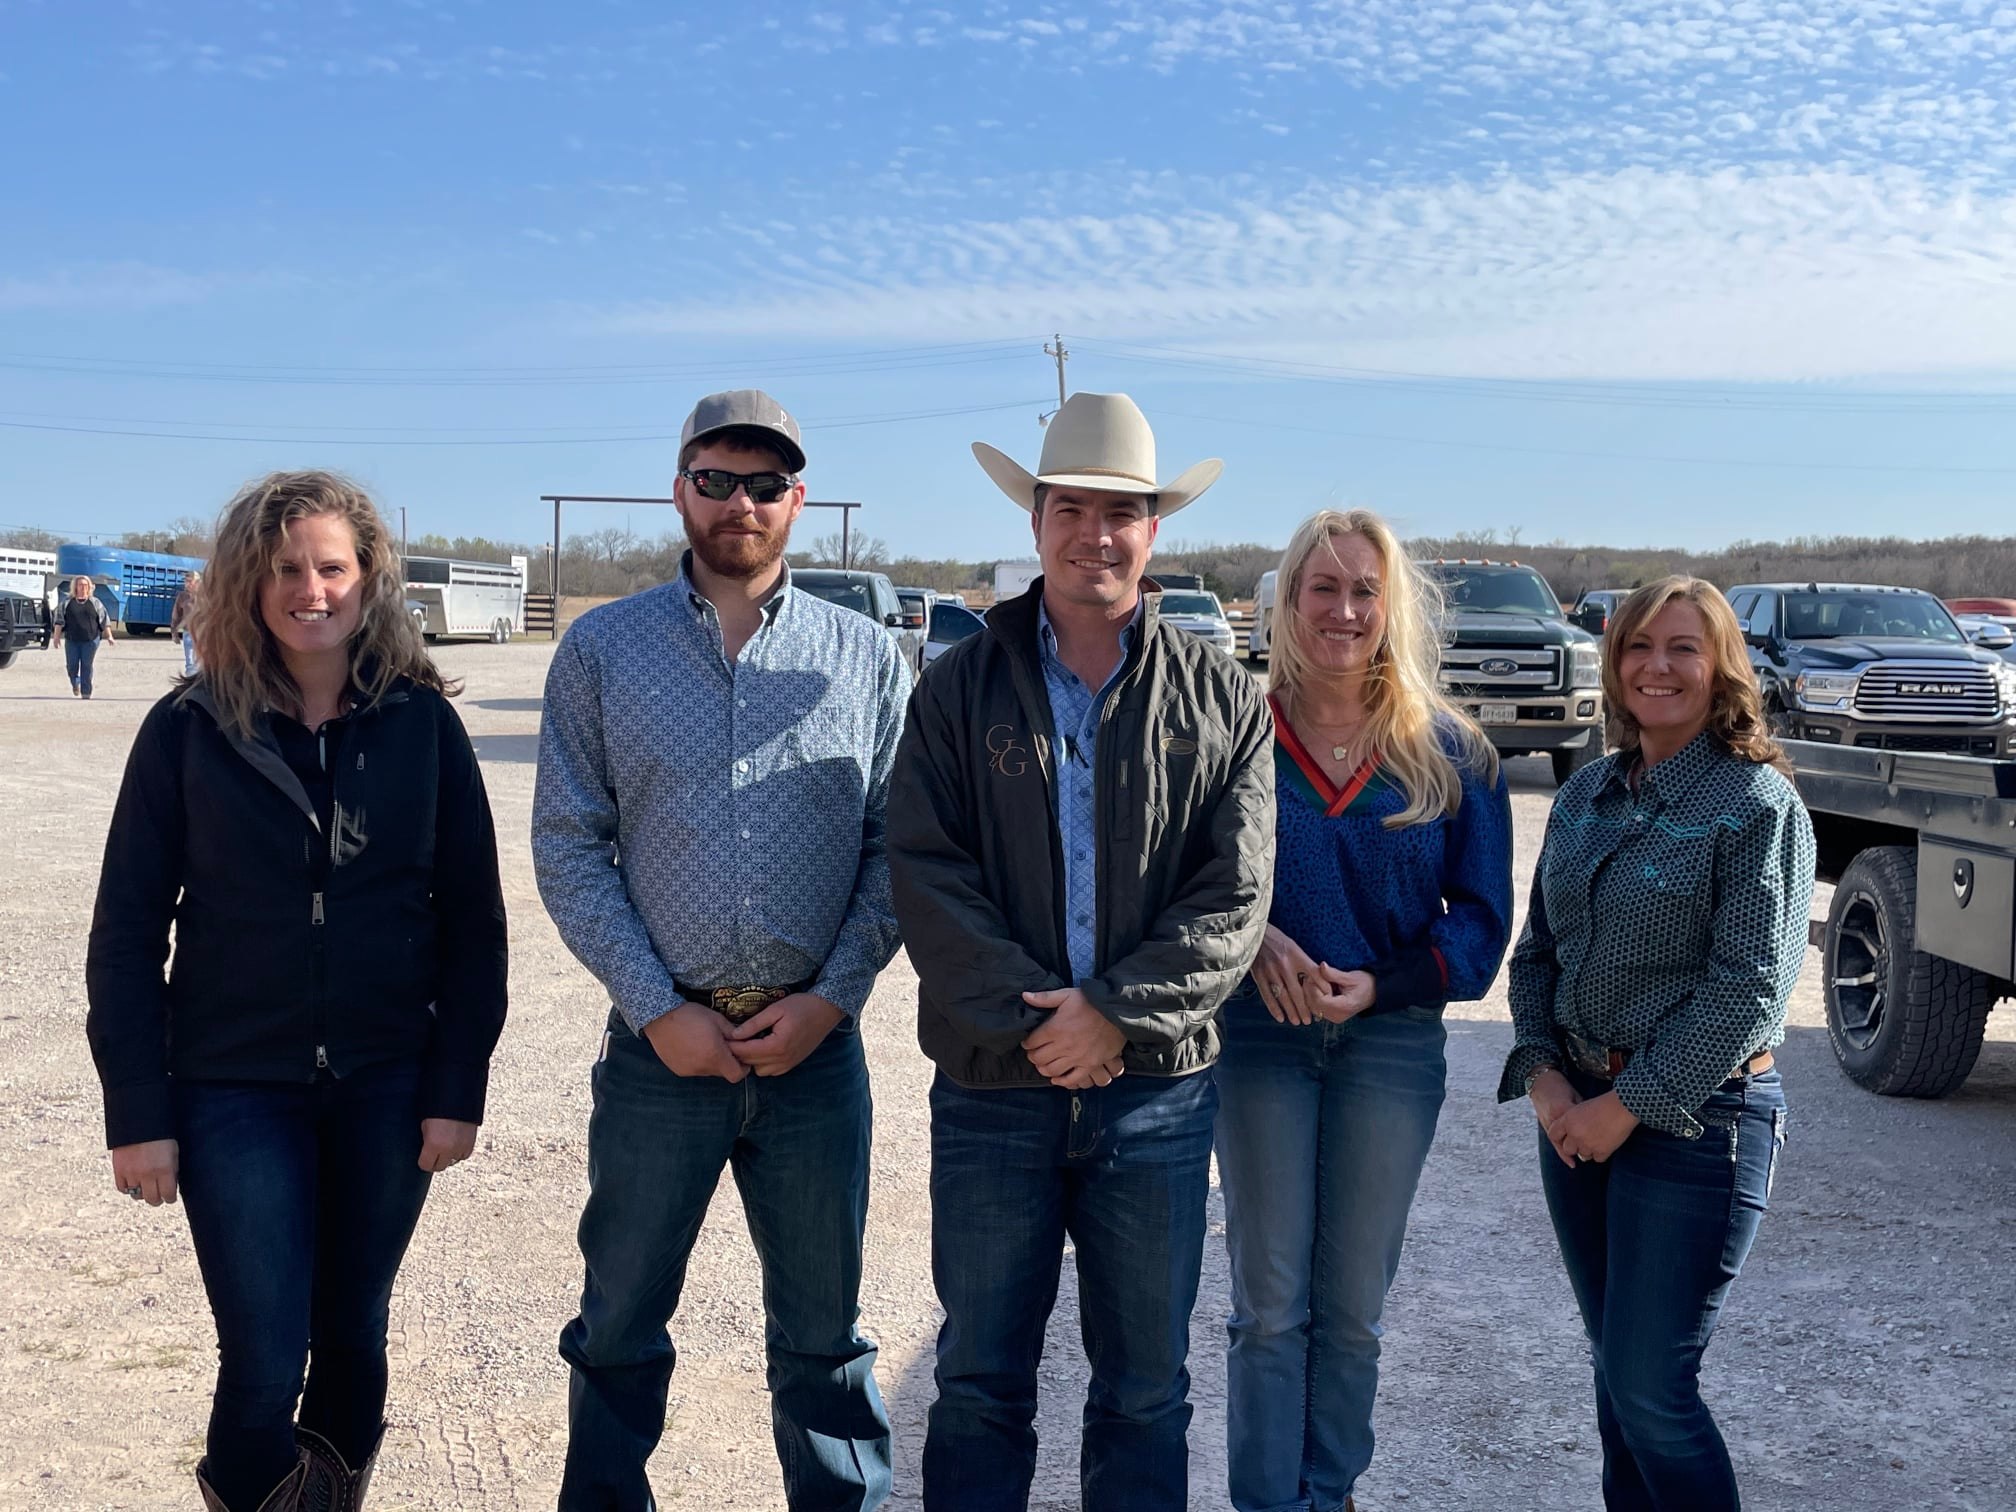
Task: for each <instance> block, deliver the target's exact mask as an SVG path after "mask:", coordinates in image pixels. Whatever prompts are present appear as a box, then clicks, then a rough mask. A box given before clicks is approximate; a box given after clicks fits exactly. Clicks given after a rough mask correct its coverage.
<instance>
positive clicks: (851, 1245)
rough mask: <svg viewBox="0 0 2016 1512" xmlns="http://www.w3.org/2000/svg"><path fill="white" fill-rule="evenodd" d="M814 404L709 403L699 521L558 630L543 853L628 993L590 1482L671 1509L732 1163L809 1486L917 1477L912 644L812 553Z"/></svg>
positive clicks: (572, 912)
mask: <svg viewBox="0 0 2016 1512" xmlns="http://www.w3.org/2000/svg"><path fill="white" fill-rule="evenodd" d="M804 466H805V453H804V450H803V448H802V446H801V445H800V442H799V438H798V423H797V421H795V420H793V419H792V418H791V416H790V415H789V414H788V413H786V412H785V410H784V409H783V407H782V406H780V405H779V404H778V403H777V401H776V400H774V399H772V398H771V397H770V396H769V395H768V394H764V393H759V392H757V391H756V390H753V389H742V390H737V391H734V392H730V393H724V394H713V395H710V396H708V397H707V398H705V399H702V400H701V401H700V403H699V404H698V405H697V406H695V407H694V410H693V413H692V414H691V415H690V416H688V417H687V420H686V424H685V427H684V431H683V434H682V436H681V438H680V448H679V476H678V480H677V481H676V482H675V483H674V485H673V497H674V499H675V500H676V502H677V504H678V506H679V514H680V517H681V519H683V520H684V521H685V524H686V534H687V538H688V539H689V540H690V541H691V542H692V547H691V549H690V550H689V551H687V553H686V554H685V556H684V557H683V558H682V559H681V562H680V570H679V576H678V578H677V579H676V580H674V581H673V582H670V583H667V584H665V585H664V586H663V587H660V588H653V589H651V590H650V591H648V592H645V593H640V594H637V595H635V596H634V597H631V598H626V599H621V600H618V601H617V602H615V603H612V604H605V605H603V606H602V607H600V608H598V609H593V610H590V611H589V612H588V613H587V614H584V615H582V616H581V618H580V619H578V620H577V621H575V623H574V626H573V628H572V629H570V630H569V631H568V632H567V638H566V639H565V640H564V641H562V642H561V644H560V648H559V650H558V651H557V652H556V653H555V654H554V657H553V667H552V670H551V672H550V673H549V674H548V676H547V680H546V713H545V720H544V723H543V725H542V728H541V730H540V736H539V776H538V786H537V789H536V791H535V794H534V798H533V805H532V859H533V864H534V867H535V869H536V871H537V874H538V879H539V893H540V896H541V897H542V898H544V899H545V902H546V908H547V911H548V912H549V913H551V914H552V916H553V922H554V925H555V926H556V927H557V928H558V930H559V931H560V938H561V939H563V940H565V941H566V942H567V947H568V948H569V949H570V950H572V951H573V952H574V954H575V955H576V956H577V957H579V958H580V960H581V963H582V964H583V965H585V966H586V967H587V968H588V969H589V970H590V971H592V972H594V973H595V975H596V976H597V977H598V978H599V979H600V980H601V982H602V984H603V986H604V987H605V988H607V990H608V993H609V997H610V1000H611V1003H612V1005H613V1006H612V1007H611V1009H610V1011H609V1017H608V1021H607V1025H606V1028H605V1029H604V1032H603V1034H602V1051H601V1056H600V1058H599V1059H598V1060H597V1062H596V1064H595V1067H594V1070H593V1072H592V1073H591V1076H592V1080H591V1085H592V1087H593V1091H594V1111H593V1113H592V1114H591V1115H590V1118H589V1122H588V1188H589V1191H588V1206H587V1209H586V1210H585V1211H584V1212H583V1213H582V1215H581V1229H580V1243H581V1253H582V1258H583V1259H584V1260H585V1261H586V1267H587V1277H586V1280H585V1282H584V1284H583V1286H582V1294H581V1310H580V1313H579V1314H578V1315H577V1316H576V1317H575V1318H574V1320H573V1321H572V1322H571V1323H569V1324H568V1325H567V1327H566V1329H565V1330H564V1331H563V1332H562V1334H561V1336H560V1354H561V1357H562V1358H563V1359H565V1360H566V1361H567V1363H568V1364H569V1365H570V1366H571V1367H572V1368H573V1382H572V1385H571V1387H570V1389H569V1392H568V1411H567V1419H568V1438H567V1466H566V1470H565V1473H564V1475H563V1478H562V1480H561V1483H560V1507H561V1509H562V1512H648V1509H650V1508H652V1507H654V1506H656V1505H657V1503H656V1502H655V1501H654V1500H653V1499H652V1493H651V1484H650V1480H649V1478H648V1477H647V1475H646V1472H645V1466H646V1463H647V1462H648V1461H649V1460H650V1458H651V1454H652V1451H653V1450H654V1449H656V1448H657V1446H658V1440H659V1438H660V1437H661V1436H662V1434H663V1433H664V1431H665V1406H666V1396H667V1392H668V1390H669V1388H670V1386H671V1381H672V1367H673V1359H674V1351H673V1346H672V1339H671V1336H670V1335H669V1333H668V1332H667V1329H666V1325H667V1323H668V1322H669V1321H670V1320H671V1317H672V1314H673V1312H674V1311H675V1310H676V1309H677V1307H678V1305H679V1295H680V1291H681V1289H682V1288H683V1286H684V1284H685V1280H686V1262H687V1258H688V1257H689V1256H690V1255H691V1254H692V1252H693V1245H694V1241H695V1240H696V1239H698V1237H699V1234H700V1226H701V1224H702V1222H703V1221H704V1220H705V1219H706V1216H707V1208H708V1205H709V1203H710V1202H711V1201H712V1200H713V1197H714V1191H715V1188H716V1187H717V1186H718V1185H719V1184H720V1180H721V1170H722V1167H723V1166H726V1167H728V1168H729V1169H730V1170H732V1171H733V1172H734V1174H735V1185H736V1187H737V1188H738V1189H739V1190H740V1192H741V1194H742V1207H743V1211H744V1213H745V1214H746V1216H747V1218H748V1223H749V1234H750V1238H751V1239H752V1240H753V1241H754V1243H755V1246H756V1256H757V1260H758V1262H759V1263H760V1265H761V1267H762V1272H763V1275H762V1281H763V1289H762V1295H763V1306H764V1346H765V1350H766V1352H767V1354H768V1359H769V1386H770V1427H771V1434H772V1437H773V1439H774V1441H775V1443H776V1447H777V1458H778V1460H779V1462H780V1463H781V1464H782V1466H783V1472H784V1496H785V1502H786V1505H788V1506H789V1507H791V1508H792V1509H793V1512H812V1509H818V1512H869V1509H872V1508H875V1507H878V1506H880V1505H881V1504H882V1502H883V1501H884V1500H885V1499H886V1498H887V1497H888V1495H889V1478H890V1469H889V1417H888V1414H887V1412H886V1411H885V1410H884V1409H883V1405H882V1397H881V1394H880V1392H879V1391H878V1390H877V1388H876V1385H875V1375H874V1365H875V1346H874V1345H873V1344H871V1343H869V1342H868V1340H866V1339H865V1338H863V1337H862V1336H861V1332H860V1329H859V1327H858V1326H857V1320H858V1317H859V1313H860V1308H859V1304H858V1298H859V1295H860V1288H861V1242H862V1230H863V1226H864V1225H865V1223H866V1222H867V1217H868V1152H869V1123H870V1113H871V1110H870V1103H869V1093H868V1063H867V1060H866V1058H865V1057H864V1055H863V1053H862V1049H861V1036H860V1034H859V1032H858V1031H857V1028H856V1020H857V1019H858V1017H859V1015H860V1013H861V1010H862V1008H863V1006H864V1005H865V1004H866V1003H867V1001H868V995H869V992H870V991H871V990H872V989H873V987H874V985H875V976H876V974H877V973H878V972H880V971H881V970H882V968H883V967H884V966H886V965H887V964H888V963H889V958H890V957H891V956H892V955H894V954H895V952H896V919H895V914H894V911H893V909H892V908H891V906H890V901H889V862H888V857H887V854H886V847H885V842H884V834H883V831H884V824H885V819H886V810H887V806H888V793H889V773H890V769H891V768H892V767H893V766H894V764H895V760H896V742H897V738H898V736H899V735H900V734H901V732H902V728H903V700H904V696H905V695H906V694H907V693H908V692H909V689H910V674H909V671H908V669H907V668H906V667H905V666H904V664H903V661H902V658H901V656H900V655H899V654H898V652H897V649H896V642H895V640H894V639H893V638H892V637H891V636H890V635H889V634H888V632H887V631H885V630H884V629H883V628H882V627H881V626H880V625H878V624H876V623H875V621H873V620H871V619H869V618H867V617H866V616H865V615H861V614H857V613H855V612H853V611H852V610H849V609H842V608H840V607H838V606H837V605H833V604H828V603H826V602H824V601H823V600H820V599H817V598H814V597H813V596H812V595H811V594H809V593H806V592H804V591H802V590H800V589H797V588H794V587H792V585H791V571H790V568H789V567H788V566H787V565H786V563H785V561H784V550H785V547H786V545H787V544H788V542H789V539H790V534H791V526H792V524H793V523H794V522H795V521H796V520H797V519H798V516H799V514H800V513H801V511H802V510H803V509H804V506H805V486H804V484H802V483H801V482H799V481H798V474H799V472H800V471H801V470H802V469H803V468H804Z"/></svg>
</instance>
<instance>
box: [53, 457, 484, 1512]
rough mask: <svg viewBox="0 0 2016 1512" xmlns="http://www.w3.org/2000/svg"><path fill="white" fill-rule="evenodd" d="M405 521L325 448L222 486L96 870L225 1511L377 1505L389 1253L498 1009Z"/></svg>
mask: <svg viewBox="0 0 2016 1512" xmlns="http://www.w3.org/2000/svg"><path fill="white" fill-rule="evenodd" d="M396 544H397V543H396V542H395V541H393V540H392V539H391V538H389V537H388V535H387V533H386V530H385V524H384V521H383V520H382V519H381V518H380V517H379V514H378V511H377V508H376V507H375V506H374V505H373V504H372V502H371V500H370V498H369V497H367V496H366V495H365V494H364V492H363V491H362V490H361V489H359V488H358V487H357V486H356V485H355V484H354V483H351V482H349V481H348V480H347V479H344V478H340V477H337V476H335V475H334V474H331V473H325V472H295V473H274V474H272V475H270V476H268V477H266V478H263V479H261V480H259V481H258V482H256V483H253V484H250V485H248V486H247V487H246V488H245V489H244V490H243V491H242V492H240V493H239V495H238V496H237V498H235V499H234V500H232V502H231V503H230V505H229V506H227V507H226V509H225V511H224V516H223V520H222V523H221V525H220V528H219V530H218V532H217V554H216V556H215V558H214V559H213V560H212V563H211V589H210V593H211V598H210V599H209V601H208V602H207V603H206V604H205V606H204V610H205V615H206V618H205V620H204V649H205V656H204V666H203V670H202V672H201V674H200V675H199V676H198V677H196V678H195V679H193V680H190V681H184V682H181V683H180V684H179V685H178V686H177V687H176V689H175V690H174V691H173V692H171V693H169V694H168V695H167V696H166V697H164V698H162V699H161V700H160V701H159V702H158V703H156V704H155V705H154V707H153V709H152V710H150V711H149V712H148V715H147V718H146V719H145V721H144V722H143V723H142V724H141V726H140V732H139V735H138V736H137V737H136V738H135V740H134V742H133V750H132V754H131V756H130V757H129V759H128V760H127V763H126V775H125V780H124V781H123V783H122V784H121V786H120V789H119V802H118V805H117V807H116V808H115V809H114V810H113V814H112V828H111V833H110V834H109V835H108V836H107V837H106V841H105V864H104V866H103V867H102V868H101V869H100V872H99V877H98V906H97V911H96V913H95V914H94V915H93V917H92V920H91V947H90V954H89V956H88V958H87V963H86V972H85V975H86V983H87V987H88V991H89V994H90V999H91V1010H90V1015H89V1017H88V1018H87V1020H86V1029H87V1032H88V1033H89V1036H90V1040H91V1054H92V1058H93V1060H94V1061H95V1062H96V1063H97V1067H98V1075H99V1079H100V1081H101V1082H102V1083H103V1084H104V1093H105V1131H106V1143H107V1144H108V1145H109V1146H110V1147H111V1152H112V1177H113V1184H114V1185H115V1186H116V1187H118V1189H119V1190H120V1191H122V1192H124V1193H125V1194H126V1195H127V1196H128V1197H130V1198H132V1199H134V1200H135V1201H145V1202H147V1203H149V1204H153V1205H158V1204H161V1203H164V1202H174V1201H175V1200H176V1198H177V1196H178V1194H179V1195H180V1196H181V1197H182V1198H183V1199H184V1200H185V1206H186V1208H187V1210H188V1214H189V1233H190V1237H191V1239H192V1240H193V1241H194V1244H195V1249H196V1263H197V1265H198V1267H199V1268H200V1269H201V1270H202V1273H203V1285H204V1289H205V1291H206V1292H207V1293H208V1294H209V1298H210V1310H211V1313H212V1315H213V1317H214V1319H215V1321H216V1327H217V1386H216V1391H215V1394H214V1395H213V1396H212V1398H211V1402H210V1425H209V1431H208V1433H207V1435H206V1440H205V1446H204V1447H205V1453H204V1457H203V1459H202V1461H201V1463H199V1464H198V1465H197V1467H196V1476H197V1484H198V1486H199V1487H200V1488H201V1491H202V1495H203V1504H204V1506H205V1507H206V1508H208V1509H209V1512H292V1509H294V1508H296V1507H300V1508H303V1509H307V1508H314V1509H316V1512H321V1509H324V1508H344V1509H355V1508H358V1507H361V1506H362V1505H363V1500H364V1493H365V1488H366V1487H367V1486H368V1484H369V1482H370V1479H371V1474H372V1467H373V1464H374V1462H375V1461H376V1459H377V1454H378V1444H379V1441H380V1439H381V1437H382V1435H383V1432H384V1426H385V1416H384V1409H385V1398H386V1385H387V1380H386V1334H387V1325H388V1321H389V1315H390V1308H391V1298H392V1284H393V1281H394V1279H395V1277H396V1276H397V1274H398V1270H399V1265H400V1262H401V1260H402V1259H403V1258H404V1257H405V1253H406V1246H407V1242H408V1241H409V1240H410V1239H411V1238H412V1235H413V1228H414V1225H415V1223H417V1222H418V1220H419V1217H420V1208H421V1204H422V1203H423V1202H424V1201H425V1200H426V1197H427V1191H428V1187H429V1185H430V1183H431V1182H432V1180H433V1176H434V1174H435V1173H437V1172H440V1171H445V1170H447V1169H448V1168H449V1167H450V1166H453V1165H457V1164H459V1163H460V1162H462V1161H464V1160H466V1159H468V1158H469V1155H470V1152H471V1151H472V1149H473V1148H474V1147H475V1143H476V1129H477V1125H478V1124H479V1123H481V1122H482V1119H483V1103H484V1093H485V1089H486V1086H487V1084H488V1078H489V1072H490V1052H491V1049H492V1048H493V1047H494V1046H495V1044H496V1043H497V1036H498V1034H499V1032H500V1031H501V1029H502V1028H503V1024H504V1009H505V970H506V959H507V952H506V941H505V928H504V899H503V894H502V890H501V888H500V886H499V883H498V876H497V841H496V835H495V833H494V831H493V830H492V827H491V820H490V805H489V802H488V799H487V798H486V797H485V795H484V790H483V777H482V773H481V771H480V770H479V769H478V767H477V764H476V755H475V752H474V751H473V750H471V749H470V745H469V737H468V736H467V735H466V734H465V733H464V732H463V729H462V723H461V721H460V720H459V719H457V718H456V717H455V713H454V711H453V710H452V709H451V708H450V707H449V706H448V701H447V698H446V694H447V693H448V692H449V691H450V690H449V688H448V687H447V686H445V685H444V683H443V680H442V677H441V674H440V673H439V672H438V671H437V670H436V669H435V667H434V665H433V663H432V662H431V661H429V659H428V657H427V653H426V651H425V650H424V649H423V648H422V647H421V644H420V636H419V634H418V632H417V631H416V630H415V629H414V628H413V625H412V622H411V621H410V620H408V619H407V618H406V614H405V604H404V594H403V592H402V591H401V587H400V581H399V572H398V555H397V552H396V550H395V547H396ZM171 940H172V945H173V962H172V965H169V964H168V963H169V959H170V945H171ZM164 965H167V970H166V972H165V973H164V970H163V967H164ZM304 1374H305V1386H304V1379H303V1378H304ZM297 1408H298V1413H299V1416H298V1419H297V1416H296V1413H297Z"/></svg>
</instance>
